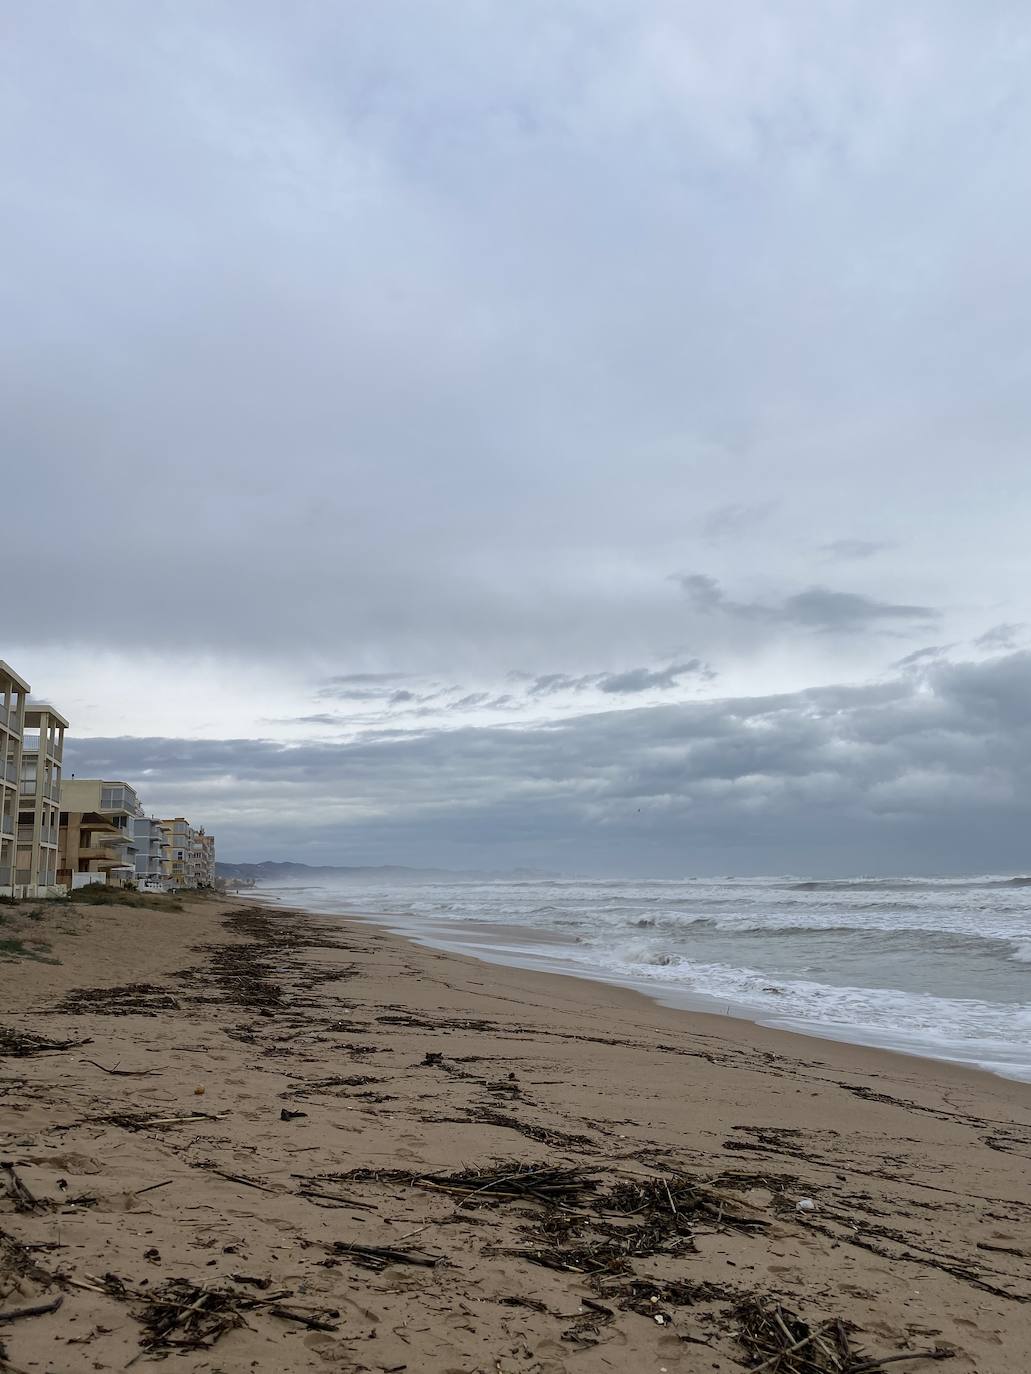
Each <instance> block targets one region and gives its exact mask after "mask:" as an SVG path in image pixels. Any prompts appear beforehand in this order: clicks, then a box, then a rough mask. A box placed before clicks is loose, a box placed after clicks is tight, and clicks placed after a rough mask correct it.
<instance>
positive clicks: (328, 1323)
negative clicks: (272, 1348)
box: [268, 1304, 340, 1331]
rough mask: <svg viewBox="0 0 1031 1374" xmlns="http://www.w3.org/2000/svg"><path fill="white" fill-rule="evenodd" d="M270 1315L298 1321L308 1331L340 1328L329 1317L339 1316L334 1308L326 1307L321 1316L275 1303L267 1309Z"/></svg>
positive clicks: (336, 1329)
mask: <svg viewBox="0 0 1031 1374" xmlns="http://www.w3.org/2000/svg"><path fill="white" fill-rule="evenodd" d="M268 1311H269V1316H270V1317H280V1318H282V1320H284V1321H290V1322H299V1323H300V1324H301V1326H306V1327H307V1328H308V1330H309V1331H338V1330H339V1329H340V1328H339V1326H338V1325H337V1323H336V1322H335V1321H333V1320H330V1319H331V1318H335V1317H339V1316H340V1313H339V1312H338V1311H337V1310H336V1308H328V1309H327V1310H326V1311H325V1312H324V1313H323V1314H322V1315H321V1316H318V1317H316V1316H313V1315H312V1313H310V1312H302V1311H300V1310H299V1309H296V1308H293V1307H283V1306H281V1305H279V1304H277V1305H276V1306H275V1307H270V1308H269V1309H268Z"/></svg>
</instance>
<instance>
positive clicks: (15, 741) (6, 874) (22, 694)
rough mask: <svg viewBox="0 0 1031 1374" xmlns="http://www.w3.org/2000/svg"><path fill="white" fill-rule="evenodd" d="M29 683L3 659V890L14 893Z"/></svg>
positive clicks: (0, 761)
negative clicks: (23, 744)
mask: <svg viewBox="0 0 1031 1374" xmlns="http://www.w3.org/2000/svg"><path fill="white" fill-rule="evenodd" d="M28 695H29V684H28V683H27V682H26V681H25V679H24V678H23V677H19V676H18V674H17V673H16V672H15V671H14V669H13V668H12V667H10V665H9V664H7V663H5V662H4V661H3V659H0V893H2V894H3V895H5V896H11V895H13V893H14V883H15V876H16V848H17V830H18V796H19V792H20V789H21V743H22V733H23V731H24V728H25V721H24V717H25V700H26V698H27V697H28Z"/></svg>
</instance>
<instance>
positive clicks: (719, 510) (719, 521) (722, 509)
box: [700, 500, 777, 542]
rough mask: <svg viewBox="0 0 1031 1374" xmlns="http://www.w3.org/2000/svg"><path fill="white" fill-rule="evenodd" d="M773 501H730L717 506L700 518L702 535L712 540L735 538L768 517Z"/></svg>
mask: <svg viewBox="0 0 1031 1374" xmlns="http://www.w3.org/2000/svg"><path fill="white" fill-rule="evenodd" d="M776 504H777V503H776V502H775V501H772V500H770V501H758V502H749V501H730V502H728V503H727V504H726V505H723V506H717V507H716V508H715V509H714V510H711V511H709V512H708V514H707V515H706V516H705V517H704V518H703V519H702V521H701V524H700V529H701V533H702V536H703V537H704V538H705V539H707V540H710V541H712V542H717V541H720V540H723V539H735V538H739V537H740V536H742V535H744V534H747V533H749V531H752V530H755V529H756V528H757V526H759V525H761V524H762V523H763V521H765V520H767V519H769V516H770V515H771V513H772V512H773V510H774V508H775V506H776Z"/></svg>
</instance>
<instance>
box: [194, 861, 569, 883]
mask: <svg viewBox="0 0 1031 1374" xmlns="http://www.w3.org/2000/svg"><path fill="white" fill-rule="evenodd" d="M215 872H216V873H217V874H218V876H219V877H220V878H253V879H254V881H255V882H256V883H293V882H305V881H308V882H310V881H313V880H315V881H317V880H319V879H321V880H322V881H323V882H331V881H334V882H349V881H350V882H362V881H366V882H368V881H370V880H372V881H376V882H385V881H389V882H395V883H426V882H440V883H443V882H449V883H456V882H483V881H485V880H489V879H505V880H507V881H509V882H513V881H514V882H519V881H528V880H532V879H534V878H554V877H557V876H558V875H557V874H554V873H541V872H540V871H538V870H537V869H533V868H513V869H508V870H507V871H505V872H491V873H484V872H476V871H474V870H469V869H465V870H456V869H447V868H409V867H407V866H406V865H405V864H369V865H363V864H360V865H355V866H348V867H340V866H336V865H333V864H328V865H325V866H323V867H315V866H313V865H312V864H296V863H274V862H273V861H271V860H266V861H265V862H264V863H260V864H224V863H216V864H215Z"/></svg>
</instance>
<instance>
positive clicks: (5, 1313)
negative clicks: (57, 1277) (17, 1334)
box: [0, 1294, 64, 1322]
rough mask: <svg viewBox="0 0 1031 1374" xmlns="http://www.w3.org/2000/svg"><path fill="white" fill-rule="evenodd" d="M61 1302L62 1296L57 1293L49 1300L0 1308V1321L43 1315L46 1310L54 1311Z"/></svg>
mask: <svg viewBox="0 0 1031 1374" xmlns="http://www.w3.org/2000/svg"><path fill="white" fill-rule="evenodd" d="M63 1302H64V1298H63V1297H62V1296H61V1295H60V1294H58V1295H57V1297H56V1298H51V1300H50V1301H49V1302H34V1303H32V1304H30V1305H29V1306H28V1307H8V1308H7V1309H6V1310H0V1322H16V1321H21V1319H22V1318H23V1317H43V1316H45V1315H46V1314H47V1313H48V1312H56V1311H57V1309H58V1308H59V1307H60V1306H61V1304H62V1303H63Z"/></svg>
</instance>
